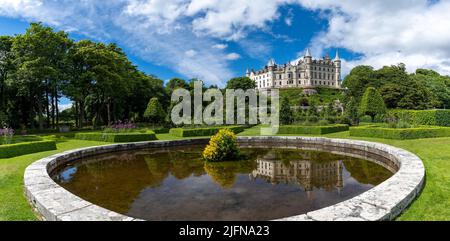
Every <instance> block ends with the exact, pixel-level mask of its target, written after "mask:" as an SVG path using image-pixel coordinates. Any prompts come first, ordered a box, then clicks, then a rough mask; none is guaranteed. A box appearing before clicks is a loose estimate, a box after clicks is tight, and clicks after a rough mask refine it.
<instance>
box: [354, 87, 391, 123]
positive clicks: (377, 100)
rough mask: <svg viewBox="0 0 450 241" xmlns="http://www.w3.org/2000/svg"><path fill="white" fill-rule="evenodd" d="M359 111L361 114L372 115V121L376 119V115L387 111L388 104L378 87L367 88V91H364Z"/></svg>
mask: <svg viewBox="0 0 450 241" xmlns="http://www.w3.org/2000/svg"><path fill="white" fill-rule="evenodd" d="M359 113H360V114H361V115H368V116H370V117H371V120H372V122H374V121H375V116H377V115H383V114H385V113H386V105H385V104H384V100H383V97H382V96H381V95H380V92H378V90H377V89H375V88H373V87H369V88H367V89H366V92H364V95H363V97H362V99H361V103H360V107H359Z"/></svg>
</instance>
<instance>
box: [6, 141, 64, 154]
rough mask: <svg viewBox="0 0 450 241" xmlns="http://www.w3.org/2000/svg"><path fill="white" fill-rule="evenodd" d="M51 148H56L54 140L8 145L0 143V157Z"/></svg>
mask: <svg viewBox="0 0 450 241" xmlns="http://www.w3.org/2000/svg"><path fill="white" fill-rule="evenodd" d="M51 150H56V142H55V141H49V140H45V141H36V142H23V143H17V144H10V145H0V158H11V157H16V156H22V155H26V154H32V153H36V152H42V151H51Z"/></svg>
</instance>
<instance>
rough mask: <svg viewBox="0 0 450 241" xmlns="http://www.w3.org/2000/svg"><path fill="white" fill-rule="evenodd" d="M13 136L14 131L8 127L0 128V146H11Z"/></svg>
mask: <svg viewBox="0 0 450 241" xmlns="http://www.w3.org/2000/svg"><path fill="white" fill-rule="evenodd" d="M13 136H14V129H12V128H8V127H5V128H0V138H1V140H0V145H3V144H11V142H12V138H13Z"/></svg>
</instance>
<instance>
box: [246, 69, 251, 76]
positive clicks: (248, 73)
mask: <svg viewBox="0 0 450 241" xmlns="http://www.w3.org/2000/svg"><path fill="white" fill-rule="evenodd" d="M245 76H247V77H250V70H249V69H247V72H246V73H245Z"/></svg>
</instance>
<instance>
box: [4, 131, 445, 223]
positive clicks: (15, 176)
mask: <svg viewBox="0 0 450 241" xmlns="http://www.w3.org/2000/svg"><path fill="white" fill-rule="evenodd" d="M259 128H260V127H253V128H250V129H247V130H245V131H244V132H242V133H240V134H239V136H257V135H260V132H259ZM309 136H312V135H309ZM322 136H324V137H330V138H352V139H359V140H368V141H375V142H380V143H386V144H389V145H393V146H397V147H400V148H404V149H406V150H409V151H411V152H413V153H415V154H417V155H418V156H419V157H420V158H421V159H422V160H423V162H424V164H425V167H426V171H427V181H426V186H425V188H424V190H423V192H422V194H421V195H420V196H419V198H418V199H417V200H415V201H414V202H413V204H412V205H411V206H410V207H409V208H408V209H407V210H406V211H405V213H403V214H402V215H401V216H400V217H399V218H398V220H405V221H408V220H450V208H449V207H450V138H432V139H418V140H386V139H379V138H354V137H350V136H349V132H348V131H347V132H340V133H333V134H327V135H322ZM157 137H158V139H160V140H174V139H185V138H179V137H174V136H172V135H170V134H157ZM47 138H48V137H47ZM51 138H55V139H56V140H57V141H58V142H57V148H58V150H55V151H48V152H41V153H35V154H30V155H25V156H20V157H15V158H8V159H0V220H36V219H37V218H36V216H35V214H34V213H33V211H32V210H31V208H30V206H29V204H28V202H27V200H26V199H25V197H24V195H23V173H24V170H25V168H26V167H27V166H28V165H30V164H31V163H32V162H34V161H36V160H39V159H41V158H43V157H46V156H49V155H52V154H55V153H58V152H62V151H66V150H70V149H75V148H80V147H87V146H96V145H104V144H108V143H105V142H96V141H82V140H73V139H71V138H68V137H63V136H52V137H51Z"/></svg>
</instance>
